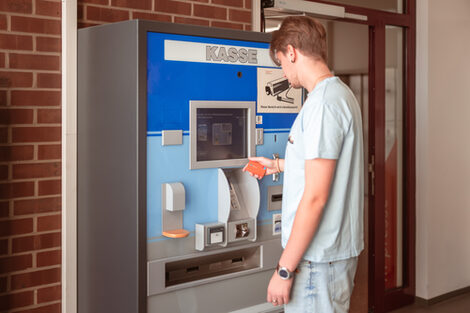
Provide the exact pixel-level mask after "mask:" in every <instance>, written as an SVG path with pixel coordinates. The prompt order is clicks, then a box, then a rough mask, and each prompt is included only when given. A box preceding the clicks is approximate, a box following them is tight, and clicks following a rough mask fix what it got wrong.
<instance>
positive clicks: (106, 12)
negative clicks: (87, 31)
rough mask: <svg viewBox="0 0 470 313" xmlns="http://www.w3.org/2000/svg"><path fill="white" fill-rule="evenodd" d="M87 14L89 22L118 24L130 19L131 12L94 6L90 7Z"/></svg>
mask: <svg viewBox="0 0 470 313" xmlns="http://www.w3.org/2000/svg"><path fill="white" fill-rule="evenodd" d="M86 14H87V20H91V21H103V22H118V21H125V20H128V19H129V11H124V10H115V9H107V8H101V7H94V6H88V7H87V11H86Z"/></svg>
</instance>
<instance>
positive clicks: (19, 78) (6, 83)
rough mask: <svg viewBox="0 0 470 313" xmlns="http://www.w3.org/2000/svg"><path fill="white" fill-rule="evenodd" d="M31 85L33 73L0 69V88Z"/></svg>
mask: <svg viewBox="0 0 470 313" xmlns="http://www.w3.org/2000/svg"><path fill="white" fill-rule="evenodd" d="M32 86H33V73H28V72H5V71H0V88H6V87H8V88H9V87H32Z"/></svg>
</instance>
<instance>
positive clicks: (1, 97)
mask: <svg viewBox="0 0 470 313" xmlns="http://www.w3.org/2000/svg"><path fill="white" fill-rule="evenodd" d="M0 54H1V53H0ZM5 105H7V91H6V90H0V106H5Z"/></svg>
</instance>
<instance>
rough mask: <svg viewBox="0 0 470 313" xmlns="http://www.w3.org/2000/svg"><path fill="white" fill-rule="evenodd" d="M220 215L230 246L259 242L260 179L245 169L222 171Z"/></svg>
mask: <svg viewBox="0 0 470 313" xmlns="http://www.w3.org/2000/svg"><path fill="white" fill-rule="evenodd" d="M218 177H219V178H218V183H219V186H218V216H219V222H221V223H224V224H225V225H226V236H225V237H226V238H227V240H226V243H225V245H226V244H227V243H231V242H237V241H243V240H248V241H255V240H256V217H257V215H258V210H259V205H260V191H259V185H258V181H257V180H256V178H254V177H251V176H250V175H247V174H246V173H244V172H243V171H242V169H241V168H227V169H220V168H219V169H218Z"/></svg>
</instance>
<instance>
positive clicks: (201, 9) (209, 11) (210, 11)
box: [194, 4, 227, 20]
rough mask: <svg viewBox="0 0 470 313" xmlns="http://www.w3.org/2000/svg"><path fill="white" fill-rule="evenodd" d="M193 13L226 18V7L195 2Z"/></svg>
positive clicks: (206, 16)
mask: <svg viewBox="0 0 470 313" xmlns="http://www.w3.org/2000/svg"><path fill="white" fill-rule="evenodd" d="M194 15H195V16H199V17H204V18H215V19H219V20H226V19H227V9H226V8H219V7H214V6H208V5H201V4H195V5H194Z"/></svg>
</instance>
